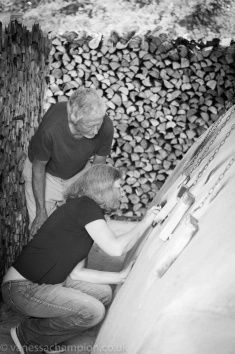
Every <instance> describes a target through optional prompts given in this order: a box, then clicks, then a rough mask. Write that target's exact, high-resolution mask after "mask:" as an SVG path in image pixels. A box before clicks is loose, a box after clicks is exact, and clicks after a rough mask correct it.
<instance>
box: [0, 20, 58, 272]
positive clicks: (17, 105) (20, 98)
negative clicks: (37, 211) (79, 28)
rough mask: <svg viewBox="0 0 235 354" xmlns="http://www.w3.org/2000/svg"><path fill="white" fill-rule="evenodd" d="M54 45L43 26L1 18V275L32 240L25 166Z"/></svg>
mask: <svg viewBox="0 0 235 354" xmlns="http://www.w3.org/2000/svg"><path fill="white" fill-rule="evenodd" d="M50 49H51V45H50V41H49V40H48V38H47V37H45V36H44V35H43V33H42V32H41V30H40V28H39V26H38V25H34V26H33V27H32V30H31V31H29V30H27V29H26V28H25V27H24V26H23V25H22V24H20V23H18V22H17V21H11V22H10V23H9V25H8V26H7V27H6V28H2V25H1V23H0V53H1V59H0V72H1V74H0V112H1V113H0V117H1V126H0V144H1V150H0V180H1V189H0V243H1V250H0V259H1V264H0V266H1V267H0V268H1V270H0V276H2V275H3V273H4V271H5V269H6V268H7V267H8V266H9V265H10V264H11V263H12V261H13V260H14V258H15V255H16V254H17V253H18V252H19V251H20V249H21V248H22V246H23V245H24V244H25V243H26V242H27V241H28V231H27V230H28V220H27V210H26V205H25V198H24V182H23V177H22V167H23V161H24V155H25V152H26V151H27V146H28V142H29V139H30V138H31V136H32V135H33V133H34V131H35V129H36V128H37V126H38V123H39V121H40V119H41V116H42V107H43V100H44V91H45V87H46V83H45V80H44V78H45V77H46V75H47V74H48V56H49V52H50Z"/></svg>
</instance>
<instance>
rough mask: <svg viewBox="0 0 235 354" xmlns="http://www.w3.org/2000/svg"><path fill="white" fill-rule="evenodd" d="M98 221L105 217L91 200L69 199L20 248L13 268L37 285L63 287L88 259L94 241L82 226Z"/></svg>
mask: <svg viewBox="0 0 235 354" xmlns="http://www.w3.org/2000/svg"><path fill="white" fill-rule="evenodd" d="M98 219H104V213H103V210H102V209H101V208H100V206H99V205H98V204H97V203H96V202H95V201H94V200H92V199H90V198H88V197H86V196H83V197H80V198H74V199H68V200H67V202H66V203H65V204H63V205H62V206H61V207H59V208H57V209H56V210H55V211H54V213H53V214H51V215H50V216H49V218H48V219H47V220H46V222H45V223H44V224H43V226H42V227H41V228H40V229H39V231H38V232H37V234H36V235H35V236H34V238H33V239H32V240H31V241H30V242H29V243H28V244H27V245H26V246H25V247H24V248H23V250H22V252H21V254H20V256H19V257H18V258H17V259H16V261H15V263H14V264H13V267H14V268H15V269H16V270H17V271H18V272H19V273H20V274H21V275H22V276H23V277H25V278H26V279H28V280H30V281H32V282H35V283H38V284H42V283H46V284H58V283H62V282H63V281H65V279H66V277H67V276H68V275H69V273H70V272H71V271H72V269H73V268H74V267H75V266H76V265H77V264H78V263H79V262H80V261H81V260H83V259H84V258H86V257H87V256H88V253H89V251H90V249H91V246H92V244H93V239H92V238H91V236H90V235H89V233H88V232H87V231H86V229H85V225H87V224H88V223H89V222H92V221H94V220H98Z"/></svg>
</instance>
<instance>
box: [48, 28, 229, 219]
mask: <svg viewBox="0 0 235 354" xmlns="http://www.w3.org/2000/svg"><path fill="white" fill-rule="evenodd" d="M52 43H53V48H52V51H51V71H50V76H49V80H48V82H49V85H48V91H47V104H46V107H49V105H50V104H51V103H55V102H58V101H66V100H67V99H68V98H69V96H70V95H71V94H72V92H73V91H74V90H75V89H76V88H78V87H79V86H81V85H85V86H86V87H95V88H96V89H98V90H99V92H100V94H101V95H102V96H103V97H104V98H105V100H106V101H107V106H108V114H109V116H110V117H111V119H112V120H113V122H114V126H115V135H114V144H113V150H112V154H111V159H110V162H111V163H112V164H114V165H115V166H116V167H119V168H121V169H122V170H124V172H125V176H126V177H125V186H124V190H125V192H126V196H125V197H123V200H122V204H121V208H120V210H119V211H118V212H117V213H116V214H115V216H116V218H118V217H119V216H120V217H121V216H122V217H126V218H131V219H134V218H140V217H141V216H142V215H143V214H144V212H145V209H146V205H148V203H149V202H151V201H152V200H153V197H154V196H155V194H156V192H157V191H158V190H159V189H160V187H161V186H162V185H163V183H164V181H165V180H166V178H167V177H168V176H169V175H170V174H171V172H172V170H173V169H174V167H175V166H176V164H177V163H178V161H179V160H180V159H181V158H182V156H183V155H184V154H185V152H186V151H187V150H188V149H189V148H190V146H191V145H192V144H193V143H194V142H195V141H196V140H197V138H198V137H199V136H200V135H201V134H202V133H203V132H204V131H205V130H206V129H207V127H209V126H210V125H211V124H212V123H213V122H214V121H215V120H216V119H217V118H218V116H219V115H220V114H221V113H222V112H223V111H224V109H225V108H227V107H228V106H229V105H230V104H231V103H232V102H234V97H235V95H234V93H235V65H234V62H235V59H234V52H235V45H234V43H231V45H230V46H229V47H226V48H224V47H222V46H220V44H219V42H218V41H217V40H214V41H212V42H209V43H206V44H205V43H204V44H203V43H195V42H194V41H191V42H189V41H187V40H185V39H182V38H179V39H177V40H175V41H172V40H168V38H167V36H165V35H160V36H159V37H155V36H154V34H152V33H148V34H147V35H145V36H143V37H140V36H135V37H131V36H128V35H127V36H126V37H125V38H120V37H119V36H118V35H117V34H116V33H113V34H112V35H111V36H110V38H108V39H104V38H101V37H95V38H92V37H90V36H83V37H78V36H77V37H76V34H74V33H73V36H70V35H69V34H67V35H64V36H62V37H56V38H54V39H53V40H52Z"/></svg>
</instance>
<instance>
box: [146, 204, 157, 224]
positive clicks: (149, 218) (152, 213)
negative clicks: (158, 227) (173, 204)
mask: <svg viewBox="0 0 235 354" xmlns="http://www.w3.org/2000/svg"><path fill="white" fill-rule="evenodd" d="M160 210H161V206H160V205H155V206H153V207H152V208H150V209H149V210H148V211H147V213H146V214H145V216H144V218H143V221H144V222H145V223H146V224H147V226H150V225H152V224H153V222H154V220H155V219H156V217H157V215H158V213H159V211H160Z"/></svg>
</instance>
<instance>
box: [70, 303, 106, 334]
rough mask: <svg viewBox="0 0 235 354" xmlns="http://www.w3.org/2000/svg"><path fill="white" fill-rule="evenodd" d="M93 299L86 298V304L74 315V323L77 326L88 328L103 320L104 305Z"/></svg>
mask: <svg viewBox="0 0 235 354" xmlns="http://www.w3.org/2000/svg"><path fill="white" fill-rule="evenodd" d="M94 300H95V299H94ZM94 300H93V299H92V300H88V301H87V305H86V306H84V307H83V309H80V311H79V312H78V313H77V314H75V315H74V316H75V324H76V325H77V326H82V327H87V328H89V327H93V326H95V325H97V324H98V323H99V322H101V321H102V320H103V318H104V316H105V307H104V305H103V304H102V303H101V302H100V301H98V300H95V301H94Z"/></svg>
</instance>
